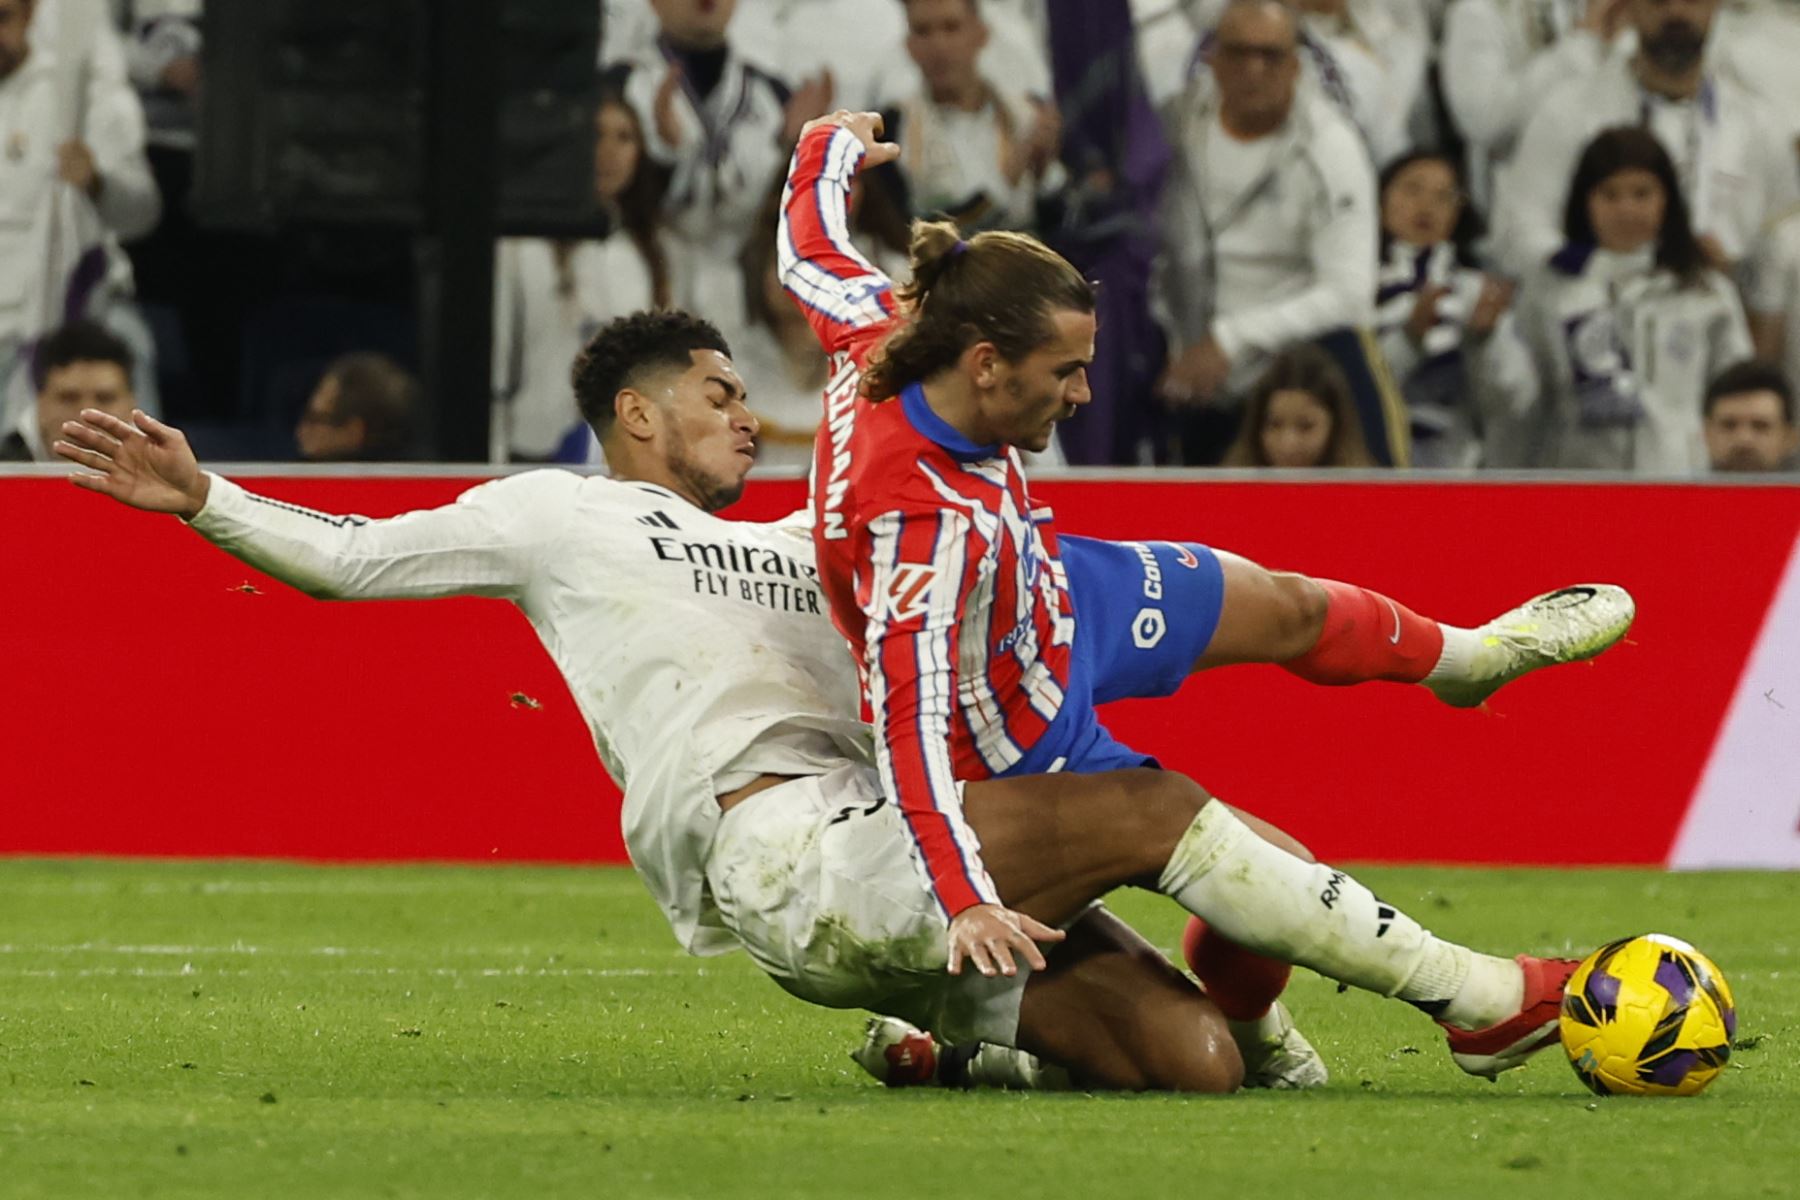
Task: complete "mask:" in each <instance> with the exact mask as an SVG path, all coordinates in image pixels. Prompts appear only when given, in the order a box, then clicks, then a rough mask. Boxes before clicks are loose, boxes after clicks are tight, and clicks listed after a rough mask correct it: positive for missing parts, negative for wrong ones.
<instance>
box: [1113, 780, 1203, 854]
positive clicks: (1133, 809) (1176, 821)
mask: <svg viewBox="0 0 1800 1200" xmlns="http://www.w3.org/2000/svg"><path fill="white" fill-rule="evenodd" d="M1133 793H1134V794H1133V796H1132V800H1133V803H1131V804H1129V805H1125V806H1122V807H1121V808H1116V809H1114V811H1113V812H1111V813H1110V814H1109V816H1108V819H1109V823H1111V824H1112V826H1113V827H1114V828H1116V829H1120V830H1122V831H1125V832H1126V836H1127V837H1129V838H1130V842H1131V845H1132V847H1134V848H1135V849H1136V850H1138V851H1139V852H1140V853H1141V857H1142V861H1141V863H1140V864H1139V866H1140V867H1141V868H1142V869H1143V870H1144V871H1147V872H1151V873H1156V872H1160V871H1161V870H1162V868H1163V867H1164V865H1166V864H1167V863H1168V861H1169V855H1170V853H1171V852H1172V851H1173V850H1174V847H1175V843H1176V842H1177V841H1179V840H1180V838H1181V836H1182V835H1183V834H1184V833H1186V832H1187V830H1188V826H1190V825H1192V824H1193V823H1194V818H1195V817H1197V816H1199V815H1200V810H1201V809H1202V808H1204V807H1205V806H1206V803H1207V802H1208V801H1209V800H1211V799H1212V797H1211V796H1209V795H1207V793H1206V789H1205V788H1203V787H1201V786H1200V785H1199V784H1197V783H1195V782H1194V781H1193V780H1192V779H1189V778H1188V777H1187V776H1186V775H1183V774H1181V773H1180V772H1177V771H1145V772H1144V773H1143V776H1142V778H1140V779H1138V780H1137V781H1135V786H1134V788H1133Z"/></svg>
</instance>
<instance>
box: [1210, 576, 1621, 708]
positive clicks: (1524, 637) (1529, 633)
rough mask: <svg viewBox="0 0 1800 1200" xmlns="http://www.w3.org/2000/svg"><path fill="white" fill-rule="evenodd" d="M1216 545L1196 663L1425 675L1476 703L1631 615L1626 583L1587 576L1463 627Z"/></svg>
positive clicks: (1617, 633)
mask: <svg viewBox="0 0 1800 1200" xmlns="http://www.w3.org/2000/svg"><path fill="white" fill-rule="evenodd" d="M1214 553H1215V554H1216V555H1217V556H1218V559H1219V563H1220V566H1221V568H1222V569H1223V572H1224V577H1225V589H1224V601H1223V604H1222V606H1221V608H1220V612H1219V624H1218V629H1217V630H1216V631H1215V633H1214V634H1213V637H1212V641H1211V642H1210V643H1209V644H1208V645H1207V648H1206V652H1205V653H1204V654H1202V655H1201V656H1200V658H1199V659H1198V660H1197V661H1196V662H1195V663H1194V670H1195V671H1204V670H1208V669H1210V668H1212V667H1222V666H1229V665H1232V664H1235V663H1279V664H1281V665H1282V666H1284V667H1286V668H1287V669H1288V670H1290V671H1292V672H1293V673H1294V674H1296V675H1298V676H1300V677H1301V678H1302V679H1306V680H1309V681H1311V682H1313V683H1319V684H1327V685H1342V684H1353V683H1366V682H1370V681H1374V680H1390V681H1393V682H1397V683H1418V684H1423V685H1424V686H1425V687H1427V688H1429V689H1430V690H1431V691H1432V692H1433V693H1434V694H1435V695H1436V696H1437V697H1438V698H1439V699H1440V700H1442V701H1444V702H1445V703H1446V704H1450V705H1454V706H1456V707H1458V708H1473V707H1476V706H1478V705H1480V704H1481V703H1482V702H1483V701H1485V700H1486V699H1487V698H1488V697H1489V696H1490V695H1492V694H1493V693H1494V692H1495V691H1497V690H1498V689H1499V688H1501V687H1502V686H1504V685H1505V684H1507V683H1509V682H1511V681H1512V680H1514V679H1517V678H1518V677H1519V676H1521V675H1524V674H1527V673H1529V672H1531V671H1535V670H1537V669H1539V668H1541V667H1547V666H1553V665H1555V664H1558V663H1566V662H1577V661H1580V660H1582V659H1587V658H1592V657H1593V656H1595V655H1596V654H1599V653H1600V652H1601V651H1603V650H1605V649H1606V648H1607V647H1609V646H1611V645H1612V644H1613V643H1614V642H1616V641H1618V640H1619V639H1620V638H1621V637H1623V636H1625V632H1626V630H1628V629H1629V628H1630V627H1631V622H1632V618H1633V617H1634V616H1635V615H1636V606H1635V604H1634V603H1633V602H1632V599H1631V596H1630V595H1629V594H1628V593H1627V592H1626V591H1625V590H1624V589H1623V588H1619V587H1615V586H1613V585H1610V584H1584V585H1580V586H1577V587H1570V588H1563V589H1561V590H1560V591H1556V592H1550V593H1548V594H1546V595H1543V596H1539V597H1536V598H1535V599H1533V600H1529V601H1527V602H1526V603H1524V604H1522V605H1520V606H1519V607H1518V608H1515V609H1513V610H1511V611H1510V612H1507V613H1504V614H1502V615H1500V616H1498V617H1496V618H1494V619H1493V620H1492V621H1489V622H1487V623H1486V624H1485V625H1481V626H1479V627H1477V628H1475V629H1465V628H1462V627H1460V626H1455V625H1447V624H1443V623H1441V622H1438V621H1433V620H1431V619H1430V618H1427V617H1422V616H1420V615H1419V614H1417V613H1415V612H1413V611H1412V610H1411V609H1409V608H1407V607H1406V606H1405V605H1403V604H1400V603H1398V602H1397V601H1394V600H1392V599H1390V598H1388V597H1387V596H1384V595H1382V594H1381V593H1379V592H1374V591H1370V590H1369V589H1367V588H1362V587H1358V586H1356V585H1355V584H1348V583H1339V582H1337V581H1335V580H1321V579H1313V578H1310V577H1308V576H1305V575H1299V574H1294V573H1292V572H1286V571H1270V570H1268V569H1267V568H1265V567H1262V566H1259V565H1257V564H1256V563H1253V562H1251V561H1250V560H1249V559H1246V558H1242V557H1240V556H1238V555H1235V554H1231V553H1228V552H1225V551H1218V550H1215V551H1214Z"/></svg>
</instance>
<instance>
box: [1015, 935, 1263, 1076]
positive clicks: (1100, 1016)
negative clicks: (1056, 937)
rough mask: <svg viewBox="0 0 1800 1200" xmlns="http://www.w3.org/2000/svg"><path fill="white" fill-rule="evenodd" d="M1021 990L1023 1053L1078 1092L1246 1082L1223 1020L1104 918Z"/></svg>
mask: <svg viewBox="0 0 1800 1200" xmlns="http://www.w3.org/2000/svg"><path fill="white" fill-rule="evenodd" d="M1068 933H1069V936H1068V938H1067V939H1066V940H1064V941H1063V942H1062V943H1061V944H1060V945H1058V946H1057V947H1056V952H1055V953H1054V954H1052V955H1051V956H1050V965H1049V968H1048V969H1047V970H1044V971H1039V972H1037V973H1036V974H1034V975H1033V976H1032V978H1031V980H1030V981H1029V982H1028V983H1027V984H1026V985H1025V996H1024V1000H1023V1003H1022V1004H1021V1005H1020V1008H1019V1047H1020V1049H1023V1050H1027V1051H1029V1052H1031V1053H1033V1054H1035V1055H1037V1056H1038V1057H1040V1058H1041V1059H1044V1060H1047V1061H1049V1062H1054V1063H1060V1064H1062V1065H1063V1066H1064V1067H1066V1068H1067V1069H1068V1071H1069V1075H1070V1077H1071V1079H1072V1081H1073V1082H1074V1084H1075V1085H1076V1086H1078V1087H1084V1088H1094V1087H1101V1086H1104V1087H1109V1088H1122V1089H1126V1090H1130V1091H1145V1090H1155V1091H1179V1092H1229V1091H1234V1090H1236V1088H1237V1087H1238V1085H1239V1084H1240V1083H1241V1082H1242V1081H1243V1074H1244V1067H1243V1060H1242V1059H1241V1058H1240V1056H1239V1054H1238V1049H1237V1046H1236V1044H1235V1043H1234V1041H1233V1039H1232V1036H1231V1032H1230V1030H1229V1029H1228V1028H1227V1026H1226V1023H1225V1017H1224V1014H1222V1013H1221V1012H1220V1011H1219V1009H1218V1006H1217V1005H1215V1004H1214V1003H1213V1002H1212V1001H1211V1000H1210V999H1209V998H1208V997H1207V996H1206V994H1205V993H1204V992H1202V991H1201V990H1200V989H1199V988H1198V987H1196V986H1195V985H1194V983H1193V981H1192V980H1190V979H1188V977H1187V976H1185V975H1183V974H1182V973H1181V972H1180V971H1178V970H1176V969H1175V967H1173V966H1172V965H1170V963H1169V961H1168V960H1167V959H1166V958H1164V957H1163V956H1162V954H1161V952H1160V951H1158V950H1157V949H1156V947H1154V946H1152V945H1151V944H1150V943H1149V942H1147V941H1145V940H1144V939H1143V938H1142V937H1141V936H1140V935H1139V934H1138V933H1137V931H1135V930H1133V929H1132V928H1131V927H1130V926H1128V925H1126V924H1125V923H1124V922H1123V921H1121V920H1119V919H1118V918H1117V917H1115V916H1113V915H1112V914H1111V913H1109V912H1106V911H1105V910H1104V909H1095V910H1091V911H1090V912H1088V913H1087V914H1086V915H1084V916H1083V917H1081V918H1080V919H1079V920H1077V921H1076V922H1075V924H1074V925H1072V926H1070V928H1069V931H1068Z"/></svg>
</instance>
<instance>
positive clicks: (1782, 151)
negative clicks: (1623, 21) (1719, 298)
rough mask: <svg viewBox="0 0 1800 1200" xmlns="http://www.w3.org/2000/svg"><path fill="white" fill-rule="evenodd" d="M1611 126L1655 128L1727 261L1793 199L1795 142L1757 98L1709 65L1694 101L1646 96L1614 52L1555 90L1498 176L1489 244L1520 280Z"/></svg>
mask: <svg viewBox="0 0 1800 1200" xmlns="http://www.w3.org/2000/svg"><path fill="white" fill-rule="evenodd" d="M1616 125H1647V126H1648V128H1649V129H1650V130H1651V132H1653V133H1655V134H1656V136H1657V139H1658V140H1659V141H1661V142H1662V144H1663V148H1664V149H1665V150H1667V151H1668V152H1669V157H1670V158H1671V159H1673V160H1674V162H1675V171H1676V175H1677V177H1678V178H1679V179H1680V180H1681V184H1682V191H1683V193H1684V194H1685V195H1686V197H1687V201H1688V210H1689V215H1690V219H1691V221H1692V223H1693V227H1694V231H1695V232H1696V233H1699V234H1711V235H1712V236H1713V237H1716V238H1717V239H1718V240H1719V242H1720V244H1721V245H1722V246H1723V247H1724V249H1725V253H1726V255H1727V256H1728V257H1730V258H1731V259H1732V260H1734V261H1736V260H1738V259H1741V258H1743V257H1744V256H1745V255H1746V254H1747V253H1748V252H1749V251H1750V250H1751V249H1752V248H1753V247H1754V246H1755V244H1756V241H1757V236H1758V234H1759V233H1760V231H1761V230H1762V228H1763V226H1764V225H1765V224H1766V223H1767V222H1768V221H1769V219H1770V218H1771V217H1773V216H1774V215H1775V214H1776V213H1779V212H1781V211H1783V210H1785V209H1786V208H1788V207H1789V206H1790V205H1791V204H1793V203H1794V201H1795V199H1796V197H1797V196H1800V178H1797V176H1796V169H1795V159H1794V151H1793V147H1792V146H1790V145H1789V144H1788V143H1787V141H1786V139H1785V138H1784V137H1783V136H1782V134H1781V128H1780V124H1779V123H1778V122H1777V121H1775V120H1774V119H1772V116H1771V109H1770V106H1769V102H1768V101H1767V100H1766V99H1765V98H1764V97H1763V96H1762V95H1760V94H1759V93H1756V92H1752V91H1750V90H1749V89H1748V88H1746V87H1745V86H1744V85H1743V84H1742V83H1740V82H1738V80H1737V79H1736V78H1735V77H1734V76H1732V75H1730V74H1726V73H1723V72H1714V73H1709V74H1708V75H1707V76H1706V79H1705V81H1704V83H1703V84H1702V86H1701V90H1700V95H1699V96H1698V97H1697V98H1695V99H1693V100H1689V101H1684V102H1674V101H1670V100H1667V99H1663V98H1661V97H1652V96H1649V95H1647V94H1646V93H1645V92H1644V90H1643V89H1642V88H1641V87H1639V86H1638V82H1637V79H1636V77H1635V76H1634V75H1633V74H1632V70H1631V63H1630V55H1629V54H1626V53H1618V54H1614V55H1613V56H1611V57H1610V58H1608V59H1607V60H1606V62H1605V63H1603V64H1602V65H1601V66H1600V67H1599V68H1598V69H1597V70H1595V71H1594V72H1592V73H1591V74H1588V75H1586V76H1582V77H1580V78H1574V79H1569V80H1567V81H1565V82H1564V83H1562V84H1561V85H1559V86H1558V87H1556V88H1554V89H1553V90H1552V91H1551V92H1550V93H1549V94H1548V95H1547V96H1545V97H1544V100H1543V103H1542V104H1541V106H1540V107H1539V108H1538V109H1537V112H1536V113H1535V114H1534V115H1533V116H1532V117H1531V119H1530V120H1529V121H1528V122H1527V123H1526V126H1525V131H1524V133H1523V134H1521V135H1520V138H1519V146H1518V150H1517V152H1516V153H1515V154H1514V156H1513V159H1512V162H1511V164H1510V165H1509V166H1508V167H1507V169H1506V170H1505V171H1504V172H1503V173H1502V175H1501V177H1500V179H1499V182H1498V203H1497V205H1496V211H1495V219H1494V225H1495V228H1494V233H1495V249H1496V251H1497V253H1499V254H1501V255H1503V256H1504V265H1505V266H1507V267H1508V268H1509V269H1510V270H1512V271H1513V272H1515V273H1517V274H1518V275H1520V276H1521V277H1522V276H1524V275H1525V274H1526V273H1527V272H1529V271H1530V270H1531V269H1532V268H1533V267H1535V266H1536V265H1537V264H1538V263H1540V262H1542V261H1543V260H1544V259H1545V258H1546V257H1548V256H1549V255H1550V254H1553V253H1555V251H1556V248H1557V247H1558V246H1560V245H1561V244H1562V240H1563V233H1562V223H1563V206H1564V203H1565V201H1566V198H1567V196H1568V193H1569V183H1570V180H1571V178H1572V177H1573V176H1574V174H1575V165H1576V163H1577V162H1578V161H1580V158H1581V152H1582V150H1584V149H1585V148H1586V146H1587V144H1588V142H1590V141H1591V140H1593V138H1594V136H1595V135H1596V134H1598V133H1600V132H1601V131H1602V130H1604V129H1608V128H1611V127H1613V126H1616Z"/></svg>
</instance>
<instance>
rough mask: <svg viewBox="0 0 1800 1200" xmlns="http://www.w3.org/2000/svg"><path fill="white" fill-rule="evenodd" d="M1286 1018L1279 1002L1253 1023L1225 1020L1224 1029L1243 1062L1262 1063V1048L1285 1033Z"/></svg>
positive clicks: (1270, 1006)
mask: <svg viewBox="0 0 1800 1200" xmlns="http://www.w3.org/2000/svg"><path fill="white" fill-rule="evenodd" d="M1287 1026H1288V1018H1287V1017H1286V1015H1285V1014H1284V1013H1283V1012H1282V1009H1281V1001H1279V1000H1277V1001H1276V1002H1275V1003H1273V1004H1271V1005H1269V1011H1268V1012H1266V1013H1264V1014H1263V1015H1262V1016H1260V1017H1258V1018H1256V1020H1254V1021H1232V1020H1229V1019H1228V1020H1226V1022H1225V1028H1227V1029H1229V1030H1230V1031H1231V1040H1232V1041H1234V1042H1236V1043H1237V1048H1238V1050H1239V1052H1240V1053H1242V1054H1243V1056H1244V1061H1245V1062H1250V1061H1251V1060H1252V1059H1255V1061H1257V1062H1260V1061H1262V1057H1263V1053H1264V1048H1265V1047H1267V1046H1268V1045H1269V1043H1271V1042H1274V1041H1277V1040H1279V1039H1280V1038H1281V1036H1282V1035H1283V1034H1284V1033H1286V1032H1287Z"/></svg>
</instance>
